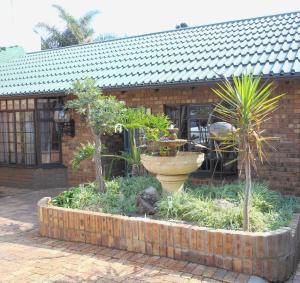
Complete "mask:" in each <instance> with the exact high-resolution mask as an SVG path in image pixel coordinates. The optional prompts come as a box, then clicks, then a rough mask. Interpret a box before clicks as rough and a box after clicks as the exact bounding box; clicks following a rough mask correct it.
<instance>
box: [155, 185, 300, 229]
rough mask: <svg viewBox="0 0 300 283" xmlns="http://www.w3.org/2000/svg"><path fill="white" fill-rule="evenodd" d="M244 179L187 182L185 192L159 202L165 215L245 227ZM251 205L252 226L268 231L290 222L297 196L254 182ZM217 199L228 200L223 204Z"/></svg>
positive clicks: (217, 225) (219, 225) (218, 225)
mask: <svg viewBox="0 0 300 283" xmlns="http://www.w3.org/2000/svg"><path fill="white" fill-rule="evenodd" d="M243 189H244V184H243V183H236V184H227V185H223V186H220V187H213V186H202V187H196V186H192V185H191V184H188V185H187V190H186V192H184V193H182V194H175V195H174V196H173V198H172V200H170V198H168V197H167V196H163V197H162V198H161V200H160V201H159V202H158V210H159V214H160V217H161V218H163V219H174V220H183V221H188V222H194V223H196V224H198V225H200V226H206V227H211V228H220V229H232V230H242V227H243ZM251 197H252V203H251V209H250V230H251V231H269V230H275V229H277V228H280V227H283V226H286V225H288V223H289V221H290V220H291V218H292V214H293V212H294V211H295V209H296V206H297V200H296V198H295V197H284V196H282V195H281V194H280V193H278V192H274V191H270V190H268V188H267V186H266V185H265V184H260V183H254V184H253V190H252V196H251ZM216 200H225V204H228V205H229V207H228V206H226V205H225V206H224V207H222V205H219V204H218V202H216Z"/></svg>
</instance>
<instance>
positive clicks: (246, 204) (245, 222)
mask: <svg viewBox="0 0 300 283" xmlns="http://www.w3.org/2000/svg"><path fill="white" fill-rule="evenodd" d="M251 186H252V184H251V164H250V160H249V157H248V155H247V157H246V160H245V191H244V213H243V229H244V231H249V209H250V194H251Z"/></svg>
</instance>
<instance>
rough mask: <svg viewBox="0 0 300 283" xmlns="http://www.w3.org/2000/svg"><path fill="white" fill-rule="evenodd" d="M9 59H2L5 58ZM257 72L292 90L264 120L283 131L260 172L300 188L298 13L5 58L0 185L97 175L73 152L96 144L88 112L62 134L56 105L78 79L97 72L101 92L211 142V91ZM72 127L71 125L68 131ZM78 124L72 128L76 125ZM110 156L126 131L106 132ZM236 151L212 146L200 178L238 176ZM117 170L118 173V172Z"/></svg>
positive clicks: (277, 183) (0, 85)
mask: <svg viewBox="0 0 300 283" xmlns="http://www.w3.org/2000/svg"><path fill="white" fill-rule="evenodd" d="M2 57H3V56H2ZM245 71H251V72H252V73H253V74H254V75H256V76H262V78H263V80H271V81H273V82H274V86H276V89H275V90H274V93H276V94H279V93H286V95H285V96H284V97H283V99H282V100H281V102H280V108H279V109H278V110H277V111H276V112H275V113H274V114H273V117H272V119H271V120H270V121H269V122H268V123H267V124H266V128H267V132H268V134H270V135H273V136H276V137H278V139H277V140H276V141H274V143H273V145H274V147H275V148H276V151H270V152H269V153H268V155H269V162H268V163H265V164H263V165H260V166H259V168H258V170H257V173H256V174H257V178H259V179H261V180H264V181H267V182H269V183H270V185H271V186H272V187H273V188H274V189H278V190H281V191H283V192H285V193H293V194H300V96H299V95H300V77H299V74H300V13H298V12H295V13H288V14H280V15H274V16H267V17H261V18H255V19H246V20H240V21H233V22H226V23H219V24H213V25H207V26H200V27H194V28H185V29H180V30H174V31H167V32H161V33H154V34H148V35H141V36H135V37H129V38H124V39H117V40H111V41H106V42H99V43H93V44H86V45H79V46H73V47H67V48H59V49H54V50H47V51H41V52H34V53H27V54H23V55H22V54H19V53H18V56H13V57H11V56H10V57H9V58H8V59H7V60H4V59H2V60H1V62H0V185H5V186H14V187H19V186H23V187H32V188H36V189H38V188H46V187H58V186H68V185H75V184H78V183H81V182H86V181H90V180H93V179H94V167H93V166H94V165H93V162H92V161H85V162H84V163H83V164H82V166H81V168H80V169H79V170H78V171H76V172H74V171H73V170H72V168H71V166H70V163H71V160H72V157H73V153H74V151H75V150H76V148H77V147H78V146H79V145H80V144H81V143H84V142H86V141H89V140H90V141H92V137H91V132H90V130H89V128H88V127H87V124H86V122H85V120H84V117H80V116H79V115H78V114H76V113H75V112H74V111H72V110H68V112H69V114H70V116H71V120H72V125H67V126H66V127H65V129H64V130H63V131H61V130H60V128H59V127H58V125H57V123H55V120H54V113H55V111H56V110H57V108H58V106H59V105H61V104H62V103H63V101H66V100H67V99H70V95H69V96H68V95H67V94H68V91H69V90H70V86H71V83H72V81H74V80H77V79H81V80H82V79H84V78H87V77H91V78H94V79H95V80H96V81H97V83H98V85H99V87H101V88H102V90H103V92H104V94H106V95H113V96H116V97H117V98H118V99H120V100H122V101H125V102H126V105H127V106H130V107H138V106H144V107H146V108H147V109H149V110H151V112H153V113H159V112H163V113H166V114H167V115H168V116H169V117H170V119H171V120H172V121H173V123H174V124H176V125H177V126H178V127H179V129H180V136H181V137H182V138H187V139H188V140H189V145H188V147H187V148H186V150H194V145H195V144H197V143H198V144H199V143H200V144H204V145H207V146H209V145H210V139H209V134H208V130H207V126H208V124H209V122H210V119H211V115H210V114H211V112H212V109H213V105H214V103H216V102H218V101H217V100H216V99H217V98H216V96H214V94H213V92H212V90H211V89H212V88H215V87H216V83H217V82H219V81H220V80H222V79H223V78H224V77H228V78H229V77H230V76H232V75H236V76H239V75H241V74H242V73H243V72H245ZM68 127H72V128H73V130H72V131H69V130H68ZM74 130H75V131H74ZM105 139H106V144H107V145H108V149H109V151H110V152H118V151H120V150H122V149H123V147H124V146H123V143H124V139H123V137H122V136H120V135H115V136H113V137H105ZM233 158H234V156H232V155H230V154H228V155H227V156H223V157H222V158H219V157H217V156H216V155H215V154H214V153H213V151H207V152H206V158H205V162H204V164H203V165H202V167H201V168H200V169H199V171H198V172H196V173H195V174H193V179H194V181H195V182H199V183H201V182H207V180H210V179H211V178H212V177H213V178H215V179H218V180H221V181H223V180H227V179H234V178H237V166H236V164H232V165H230V166H228V165H227V166H225V164H226V163H227V162H228V161H229V160H231V159H233ZM117 169H120V168H119V167H118V168H117V166H116V168H115V171H116V172H114V173H116V174H117V173H121V172H120V170H117Z"/></svg>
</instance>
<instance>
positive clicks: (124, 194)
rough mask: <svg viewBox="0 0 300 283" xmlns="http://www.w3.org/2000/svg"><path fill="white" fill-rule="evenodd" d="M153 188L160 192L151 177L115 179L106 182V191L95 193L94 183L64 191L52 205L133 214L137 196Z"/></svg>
mask: <svg viewBox="0 0 300 283" xmlns="http://www.w3.org/2000/svg"><path fill="white" fill-rule="evenodd" d="M150 186H153V187H156V188H157V189H158V190H159V192H161V185H160V183H159V182H158V181H157V179H156V178H154V177H152V176H143V177H131V178H116V179H114V180H112V181H107V182H106V191H105V192H104V193H99V192H97V189H96V184H95V183H88V184H84V185H80V186H78V187H75V188H73V189H72V190H70V191H65V192H63V193H61V194H59V195H58V196H57V197H55V198H53V200H52V204H54V205H57V206H61V207H67V208H79V209H93V210H96V211H103V212H108V213H115V214H131V213H134V212H135V204H136V197H137V195H138V194H139V193H140V192H141V191H143V190H144V189H146V188H148V187H150Z"/></svg>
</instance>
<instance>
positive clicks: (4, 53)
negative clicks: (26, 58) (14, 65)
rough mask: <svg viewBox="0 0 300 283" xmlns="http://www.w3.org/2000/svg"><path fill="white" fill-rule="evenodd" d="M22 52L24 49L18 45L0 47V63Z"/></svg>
mask: <svg viewBox="0 0 300 283" xmlns="http://www.w3.org/2000/svg"><path fill="white" fill-rule="evenodd" d="M24 54H25V52H24V49H23V48H22V47H20V46H11V47H0V64H2V63H5V62H8V61H9V60H11V59H12V58H16V57H19V56H22V55H24Z"/></svg>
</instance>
